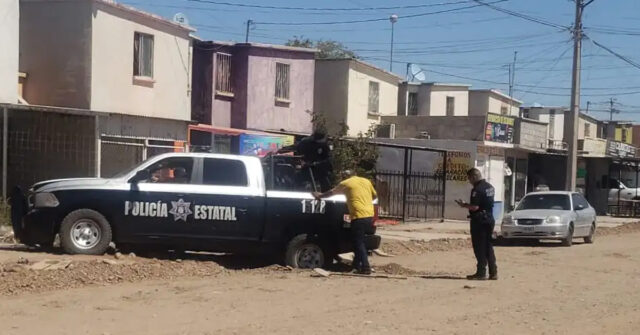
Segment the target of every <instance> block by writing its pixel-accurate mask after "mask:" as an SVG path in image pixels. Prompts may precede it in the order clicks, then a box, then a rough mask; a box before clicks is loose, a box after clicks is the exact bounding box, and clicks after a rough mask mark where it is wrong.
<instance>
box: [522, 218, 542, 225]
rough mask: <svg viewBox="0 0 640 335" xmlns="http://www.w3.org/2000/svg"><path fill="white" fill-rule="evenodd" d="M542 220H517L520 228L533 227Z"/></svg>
mask: <svg viewBox="0 0 640 335" xmlns="http://www.w3.org/2000/svg"><path fill="white" fill-rule="evenodd" d="M542 221H543V220H542V219H518V225H520V226H535V225H540V224H542Z"/></svg>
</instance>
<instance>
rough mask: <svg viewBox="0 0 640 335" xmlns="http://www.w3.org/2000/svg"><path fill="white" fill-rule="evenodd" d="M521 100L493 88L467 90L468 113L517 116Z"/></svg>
mask: <svg viewBox="0 0 640 335" xmlns="http://www.w3.org/2000/svg"><path fill="white" fill-rule="evenodd" d="M520 105H522V101H520V100H517V99H514V98H512V97H510V96H508V95H506V94H504V93H502V92H500V91H498V90H495V89H482V90H480V89H474V90H469V115H486V114H488V113H491V114H499V115H510V116H519V113H520Z"/></svg>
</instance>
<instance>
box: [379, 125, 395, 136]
mask: <svg viewBox="0 0 640 335" xmlns="http://www.w3.org/2000/svg"><path fill="white" fill-rule="evenodd" d="M376 137H379V138H396V125H395V123H391V124H381V125H379V126H378V127H377V128H376Z"/></svg>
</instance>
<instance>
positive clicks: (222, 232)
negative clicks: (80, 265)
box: [15, 153, 380, 268]
mask: <svg viewBox="0 0 640 335" xmlns="http://www.w3.org/2000/svg"><path fill="white" fill-rule="evenodd" d="M267 159H272V158H271V157H268V158H267ZM263 165H265V166H269V167H270V169H267V171H268V173H267V178H265V172H264V171H263ZM280 166H289V167H290V166H291V164H281V163H278V164H277V165H276V164H275V163H274V162H273V160H272V161H269V162H261V161H260V160H259V159H258V158H255V157H246V156H234V155H219V154H205V153H171V154H163V155H160V156H156V157H153V158H151V159H149V160H148V161H146V162H144V163H142V164H140V166H138V167H136V168H134V169H133V170H131V171H128V172H126V173H124V174H123V175H121V176H118V177H115V178H111V179H101V178H88V179H87V178H84V179H66V180H49V181H44V182H40V183H37V184H35V185H34V186H33V188H32V189H31V190H30V193H29V195H28V206H29V211H28V214H27V215H26V216H25V217H24V218H23V220H22V222H20V223H19V224H18V225H17V227H18V229H17V231H16V232H15V235H16V236H17V237H18V238H19V239H20V241H21V242H23V243H25V244H28V245H40V246H44V247H47V246H51V245H52V243H53V241H54V237H55V236H56V234H59V236H60V243H61V246H62V248H63V249H64V251H65V252H67V253H70V254H102V253H104V252H105V251H106V250H107V248H108V246H109V243H110V242H112V241H113V242H115V243H116V245H117V246H118V247H121V246H132V245H140V244H155V245H159V246H162V247H166V248H168V249H175V248H179V249H181V250H206V251H216V252H232V253H246V252H281V253H282V254H283V255H284V260H285V263H286V264H288V265H291V266H294V267H303V268H305V267H306V268H310V267H322V266H323V265H324V264H325V263H326V262H328V261H331V260H332V259H333V257H334V256H335V255H337V254H338V253H342V252H349V251H352V247H351V243H350V240H349V236H350V231H349V224H348V222H347V221H348V215H347V213H348V211H347V207H346V199H345V197H344V196H333V197H331V198H328V199H324V200H321V201H320V200H316V199H314V198H313V197H312V195H311V193H310V192H309V191H308V190H305V191H295V190H292V189H291V188H294V187H295V185H294V184H291V183H286V182H285V183H283V182H282V180H283V178H284V177H283V175H282V173H281V172H278V171H276V170H278V168H279V167H280ZM274 176H276V178H273V177H274ZM310 177H312V176H310ZM278 178H279V179H278ZM265 179H266V180H265ZM275 179H278V180H280V181H281V182H280V183H276V182H275V181H274V180H275ZM284 179H286V178H284ZM311 179H312V182H313V178H311ZM279 184H286V185H288V186H287V187H289V188H290V189H288V190H280V189H278V187H277V185H279ZM303 184H304V187H305V188H308V187H310V186H308V184H306V183H303ZM366 244H367V247H368V248H369V249H376V248H378V246H379V244H380V237H379V236H377V235H369V236H367V240H366Z"/></svg>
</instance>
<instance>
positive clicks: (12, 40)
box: [0, 0, 20, 103]
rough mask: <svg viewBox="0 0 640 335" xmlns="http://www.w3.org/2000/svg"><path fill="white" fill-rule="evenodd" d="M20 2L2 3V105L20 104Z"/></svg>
mask: <svg viewBox="0 0 640 335" xmlns="http://www.w3.org/2000/svg"><path fill="white" fill-rule="evenodd" d="M18 5H19V2H18V0H10V1H2V2H0V13H2V20H0V41H2V47H1V48H0V103H3V102H4V103H17V102H18V53H19V52H18V47H19V34H18V29H19V18H20V13H19V9H18Z"/></svg>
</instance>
